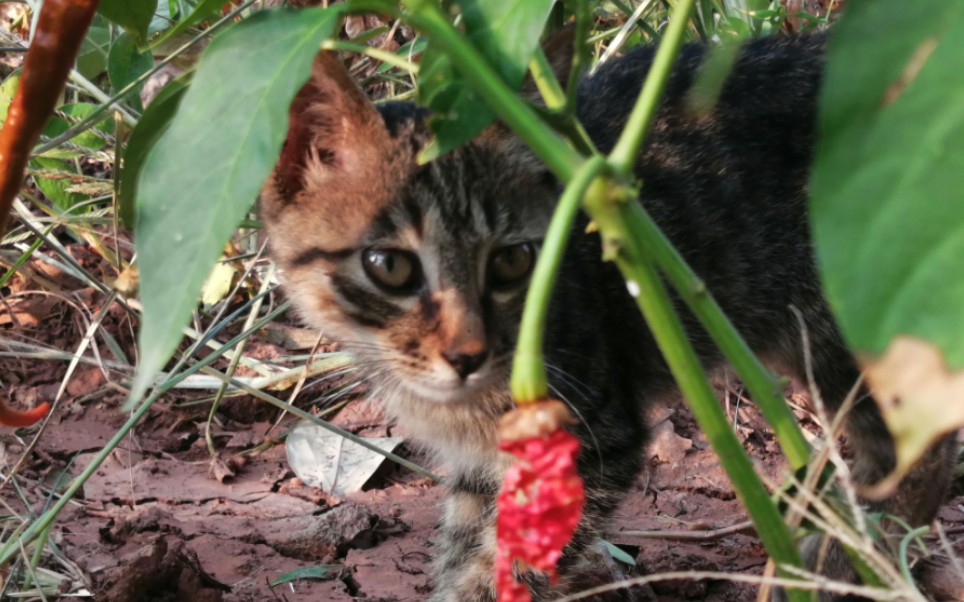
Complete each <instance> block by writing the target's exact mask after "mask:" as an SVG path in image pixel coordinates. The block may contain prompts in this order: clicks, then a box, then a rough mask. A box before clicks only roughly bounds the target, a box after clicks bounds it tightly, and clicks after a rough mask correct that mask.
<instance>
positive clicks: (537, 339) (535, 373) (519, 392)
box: [511, 155, 606, 403]
mask: <svg viewBox="0 0 964 602" xmlns="http://www.w3.org/2000/svg"><path fill="white" fill-rule="evenodd" d="M605 167H606V161H605V159H603V158H602V157H600V156H599V155H596V156H595V157H592V158H591V159H589V160H588V161H586V162H585V163H583V165H582V166H581V167H580V168H579V171H577V172H576V176H575V177H574V178H573V179H572V181H571V182H569V185H568V186H566V190H565V191H564V192H563V193H562V197H561V198H560V199H559V204H558V205H557V206H556V211H555V213H553V214H552V221H551V222H550V223H549V229H548V231H547V232H546V237H545V240H544V241H543V243H542V249H541V251H540V253H539V261H538V263H536V267H535V270H534V271H533V273H532V281H531V282H530V284H529V292H528V293H527V295H526V304H525V309H524V310H523V313H522V323H521V325H520V327H519V342H518V344H517V345H516V351H515V355H514V356H513V358H512V381H511V387H512V397H513V399H515V400H516V402H517V403H526V402H531V401H538V400H540V399H545V398H546V397H547V396H548V393H549V391H548V385H547V382H546V368H545V361H544V360H543V356H542V333H543V331H544V330H545V326H546V312H547V310H548V308H549V299H550V297H551V296H552V287H553V285H554V284H555V282H556V274H557V273H558V271H559V264H560V263H561V262H562V255H563V253H564V252H565V250H566V243H567V242H568V240H569V232H570V231H571V230H572V223H573V220H575V219H576V214H577V213H578V212H579V208H580V206H581V205H582V199H583V196H584V195H585V193H586V189H587V188H588V187H589V184H590V183H591V182H592V181H593V180H594V179H595V178H596V177H597V176H599V174H600V173H602V170H603V169H605Z"/></svg>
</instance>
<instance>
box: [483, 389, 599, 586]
mask: <svg viewBox="0 0 964 602" xmlns="http://www.w3.org/2000/svg"><path fill="white" fill-rule="evenodd" d="M530 405H531V407H530ZM520 415H521V417H520ZM571 422H572V418H571V415H569V413H568V410H567V409H566V408H565V406H564V405H562V404H561V403H559V402H557V401H549V402H540V403H537V404H527V405H526V406H522V407H520V408H519V409H517V410H514V411H513V412H512V413H510V414H509V415H507V420H506V419H504V420H503V423H502V428H501V429H500V438H501V442H500V443H499V449H500V450H502V451H504V452H508V453H510V454H512V455H513V456H515V458H516V460H517V461H516V463H515V464H514V465H513V466H512V467H510V468H509V470H508V471H507V472H506V474H505V478H504V480H503V482H502V491H501V492H500V493H499V497H498V500H497V502H496V506H497V508H498V511H499V518H498V525H497V532H496V540H497V543H498V550H497V552H496V560H495V583H496V592H497V600H498V602H528V601H529V600H531V599H532V598H531V596H530V594H529V589H528V587H526V586H525V585H524V584H522V583H519V582H518V581H516V580H515V577H514V576H513V571H512V569H513V566H517V567H518V568H519V569H520V570H525V569H532V570H535V571H538V572H541V573H545V574H547V575H548V576H549V580H550V582H551V583H555V582H556V581H557V580H558V574H557V572H556V564H557V563H558V562H559V558H561V557H562V550H563V549H564V548H565V547H566V545H567V544H568V543H569V541H570V540H571V539H572V536H573V533H575V531H576V527H577V526H578V525H579V521H580V518H581V516H582V508H583V504H584V502H585V493H584V491H583V485H582V479H581V478H580V477H579V473H578V472H577V471H576V457H577V456H578V455H579V440H578V439H576V438H575V437H574V436H573V435H572V434H570V433H568V432H566V431H565V430H563V428H562V426H563V425H564V424H567V423H571ZM507 425H508V426H507Z"/></svg>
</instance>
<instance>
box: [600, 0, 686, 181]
mask: <svg viewBox="0 0 964 602" xmlns="http://www.w3.org/2000/svg"><path fill="white" fill-rule="evenodd" d="M695 5H696V0H680V1H679V2H677V4H676V6H675V7H674V8H673V14H672V17H671V18H670V20H669V25H668V26H667V27H666V33H665V35H664V36H663V39H662V41H661V42H660V44H659V48H657V50H656V56H654V57H653V65H652V67H650V68H649V76H648V77H647V78H646V82H645V83H644V84H643V89H642V90H640V91H639V99H637V101H636V104H635V105H634V106H633V111H632V113H630V114H629V119H627V120H626V127H624V128H623V133H622V134H621V135H620V136H619V140H618V141H617V142H616V146H615V147H613V150H612V152H611V153H609V162H610V164H611V165H612V166H613V167H614V168H615V169H616V172H617V173H619V174H621V175H622V176H623V177H626V178H630V177H632V175H633V169H634V168H635V167H636V163H638V162H639V152H640V150H641V149H642V147H643V139H644V138H645V133H646V131H648V130H649V126H650V124H652V123H653V118H654V117H655V116H656V110H657V109H658V108H659V101H660V99H662V98H663V92H664V91H665V90H666V84H667V83H668V82H669V74H670V73H671V72H672V70H673V65H674V64H675V63H676V57H677V56H679V50H680V48H681V47H682V45H683V32H684V31H686V28H687V27H689V22H690V15H692V14H693V7H694V6H695Z"/></svg>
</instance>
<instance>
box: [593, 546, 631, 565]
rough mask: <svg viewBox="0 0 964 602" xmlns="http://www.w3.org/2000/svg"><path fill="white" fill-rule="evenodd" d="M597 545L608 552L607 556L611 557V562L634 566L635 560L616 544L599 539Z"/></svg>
mask: <svg viewBox="0 0 964 602" xmlns="http://www.w3.org/2000/svg"><path fill="white" fill-rule="evenodd" d="M599 544H600V545H601V546H602V547H603V548H605V549H606V551H607V552H609V555H610V556H612V557H613V560H616V561H617V562H621V563H623V564H625V565H628V566H636V559H635V558H633V557H632V556H631V555H630V554H628V553H627V552H626V550H624V549H622V548H620V547H619V546H617V545H616V544H614V543H612V542H609V541H606V540H605V539H600V540H599Z"/></svg>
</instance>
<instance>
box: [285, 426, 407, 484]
mask: <svg viewBox="0 0 964 602" xmlns="http://www.w3.org/2000/svg"><path fill="white" fill-rule="evenodd" d="M367 440H368V441H369V442H371V443H373V444H375V445H377V446H378V447H380V448H382V449H384V450H385V451H388V452H390V451H393V450H394V449H395V448H396V447H398V445H399V444H400V443H401V442H402V438H401V437H372V438H369V439H367ZM285 444H286V447H287V452H288V464H289V465H290V466H291V470H293V471H294V473H295V474H296V475H297V476H298V478H299V479H301V480H302V481H303V482H304V483H305V484H306V485H310V486H312V487H318V488H319V489H322V490H324V491H325V492H327V493H330V494H332V495H335V496H339V497H341V496H344V495H347V494H349V493H352V492H355V491H359V490H360V489H361V488H362V486H363V485H364V484H365V482H366V481H368V479H369V478H371V476H372V474H374V473H375V471H376V470H377V469H378V467H379V466H381V464H382V462H384V461H385V457H384V456H381V455H379V454H376V453H375V452H373V451H370V450H368V449H366V448H364V447H362V446H361V445H358V444H357V443H353V442H352V441H349V440H348V439H345V438H344V437H342V436H341V435H338V434H337V433H333V432H331V431H329V430H326V429H324V428H322V427H320V426H317V425H314V424H310V423H307V422H305V423H301V424H299V425H298V426H296V427H295V428H293V429H292V430H291V432H290V433H289V434H288V438H287V440H286V442H285Z"/></svg>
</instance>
